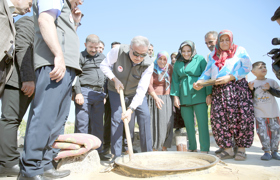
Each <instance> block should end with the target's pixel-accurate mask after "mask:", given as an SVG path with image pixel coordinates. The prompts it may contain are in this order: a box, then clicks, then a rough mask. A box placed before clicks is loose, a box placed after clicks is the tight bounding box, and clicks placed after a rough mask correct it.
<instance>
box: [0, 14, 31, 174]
mask: <svg viewBox="0 0 280 180" xmlns="http://www.w3.org/2000/svg"><path fill="white" fill-rule="evenodd" d="M15 28H16V32H17V33H16V38H15V39H16V44H15V45H16V46H15V60H14V68H13V73H12V75H11V77H10V79H9V80H8V82H7V83H6V85H5V89H4V92H3V95H2V100H1V102H2V110H1V112H2V114H1V119H0V149H1V151H0V174H1V175H2V176H13V175H14V176H16V175H18V173H19V166H18V162H19V156H20V153H19V152H18V151H17V130H18V127H19V125H20V123H21V121H22V118H23V116H24V114H25V112H26V110H27V108H28V106H29V104H30V102H31V100H32V98H33V92H34V89H35V73H34V67H33V40H34V21H33V16H32V17H28V16H24V17H22V18H21V19H19V20H18V21H17V22H16V23H15Z"/></svg>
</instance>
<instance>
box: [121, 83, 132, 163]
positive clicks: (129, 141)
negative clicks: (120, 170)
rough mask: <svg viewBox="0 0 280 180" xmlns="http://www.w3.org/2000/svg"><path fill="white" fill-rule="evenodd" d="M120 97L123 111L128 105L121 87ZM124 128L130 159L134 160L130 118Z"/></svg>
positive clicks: (125, 120) (125, 122) (125, 121)
mask: <svg viewBox="0 0 280 180" xmlns="http://www.w3.org/2000/svg"><path fill="white" fill-rule="evenodd" d="M120 98H121V105H122V112H123V113H125V112H126V107H125V102H124V95H123V89H122V88H120ZM123 122H124V129H125V134H126V140H127V145H128V154H129V161H131V160H132V156H133V148H132V143H131V136H130V131H129V126H128V120H127V119H124V121H123Z"/></svg>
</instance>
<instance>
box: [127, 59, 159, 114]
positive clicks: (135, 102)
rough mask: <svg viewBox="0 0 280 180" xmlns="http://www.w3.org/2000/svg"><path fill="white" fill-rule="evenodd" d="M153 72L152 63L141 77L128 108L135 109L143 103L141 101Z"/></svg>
mask: <svg viewBox="0 0 280 180" xmlns="http://www.w3.org/2000/svg"><path fill="white" fill-rule="evenodd" d="M153 72H154V63H152V64H151V65H150V66H149V67H148V68H147V69H146V70H145V71H144V72H143V73H142V75H141V79H140V81H139V84H138V86H137V89H136V94H135V96H134V97H133V99H132V102H131V104H130V107H131V108H133V109H136V108H137V107H138V106H139V105H141V104H142V103H143V99H144V97H145V95H146V92H147V90H148V87H149V84H150V80H151V77H152V74H153Z"/></svg>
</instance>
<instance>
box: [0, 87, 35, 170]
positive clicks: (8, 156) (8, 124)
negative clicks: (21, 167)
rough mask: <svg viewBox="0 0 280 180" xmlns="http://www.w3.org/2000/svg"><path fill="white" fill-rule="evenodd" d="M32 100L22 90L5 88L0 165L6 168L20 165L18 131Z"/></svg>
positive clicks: (0, 130) (2, 100) (1, 120)
mask: <svg viewBox="0 0 280 180" xmlns="http://www.w3.org/2000/svg"><path fill="white" fill-rule="evenodd" d="M32 99H33V96H31V97H28V96H25V95H24V93H23V92H22V91H21V90H20V89H17V88H14V87H12V86H8V85H6V86H5V89H4V93H3V96H2V99H1V102H2V110H1V111H2V114H1V119H0V164H1V165H2V166H4V167H8V168H9V167H12V166H14V165H16V164H18V163H19V156H20V153H19V152H18V150H17V131H18V127H19V125H20V123H21V121H22V118H23V116H24V114H25V112H26V110H27V108H28V106H29V104H30V102H31V100H32Z"/></svg>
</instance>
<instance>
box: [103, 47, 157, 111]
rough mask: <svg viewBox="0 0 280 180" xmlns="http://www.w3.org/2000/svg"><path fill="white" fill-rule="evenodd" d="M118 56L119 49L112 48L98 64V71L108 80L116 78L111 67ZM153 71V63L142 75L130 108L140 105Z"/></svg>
mask: <svg viewBox="0 0 280 180" xmlns="http://www.w3.org/2000/svg"><path fill="white" fill-rule="evenodd" d="M118 55H119V47H116V48H113V49H111V50H110V52H109V53H108V54H107V57H106V58H105V59H104V60H103V61H102V63H101V64H100V69H101V70H102V71H103V73H104V74H105V75H106V76H107V77H108V78H109V79H110V80H112V79H113V78H114V77H116V76H115V75H114V73H113V72H112V70H111V67H112V66H113V65H114V63H115V62H117V59H118ZM153 71H154V63H152V64H151V65H150V66H149V67H148V68H147V69H146V70H145V71H144V72H143V73H142V75H141V79H140V81H139V84H138V86H137V89H136V94H135V96H134V97H133V99H132V102H131V104H130V107H131V108H133V109H136V108H137V107H138V106H139V105H141V104H142V102H143V99H144V97H145V94H146V92H147V90H148V87H149V84H150V79H151V76H152V73H153Z"/></svg>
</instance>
